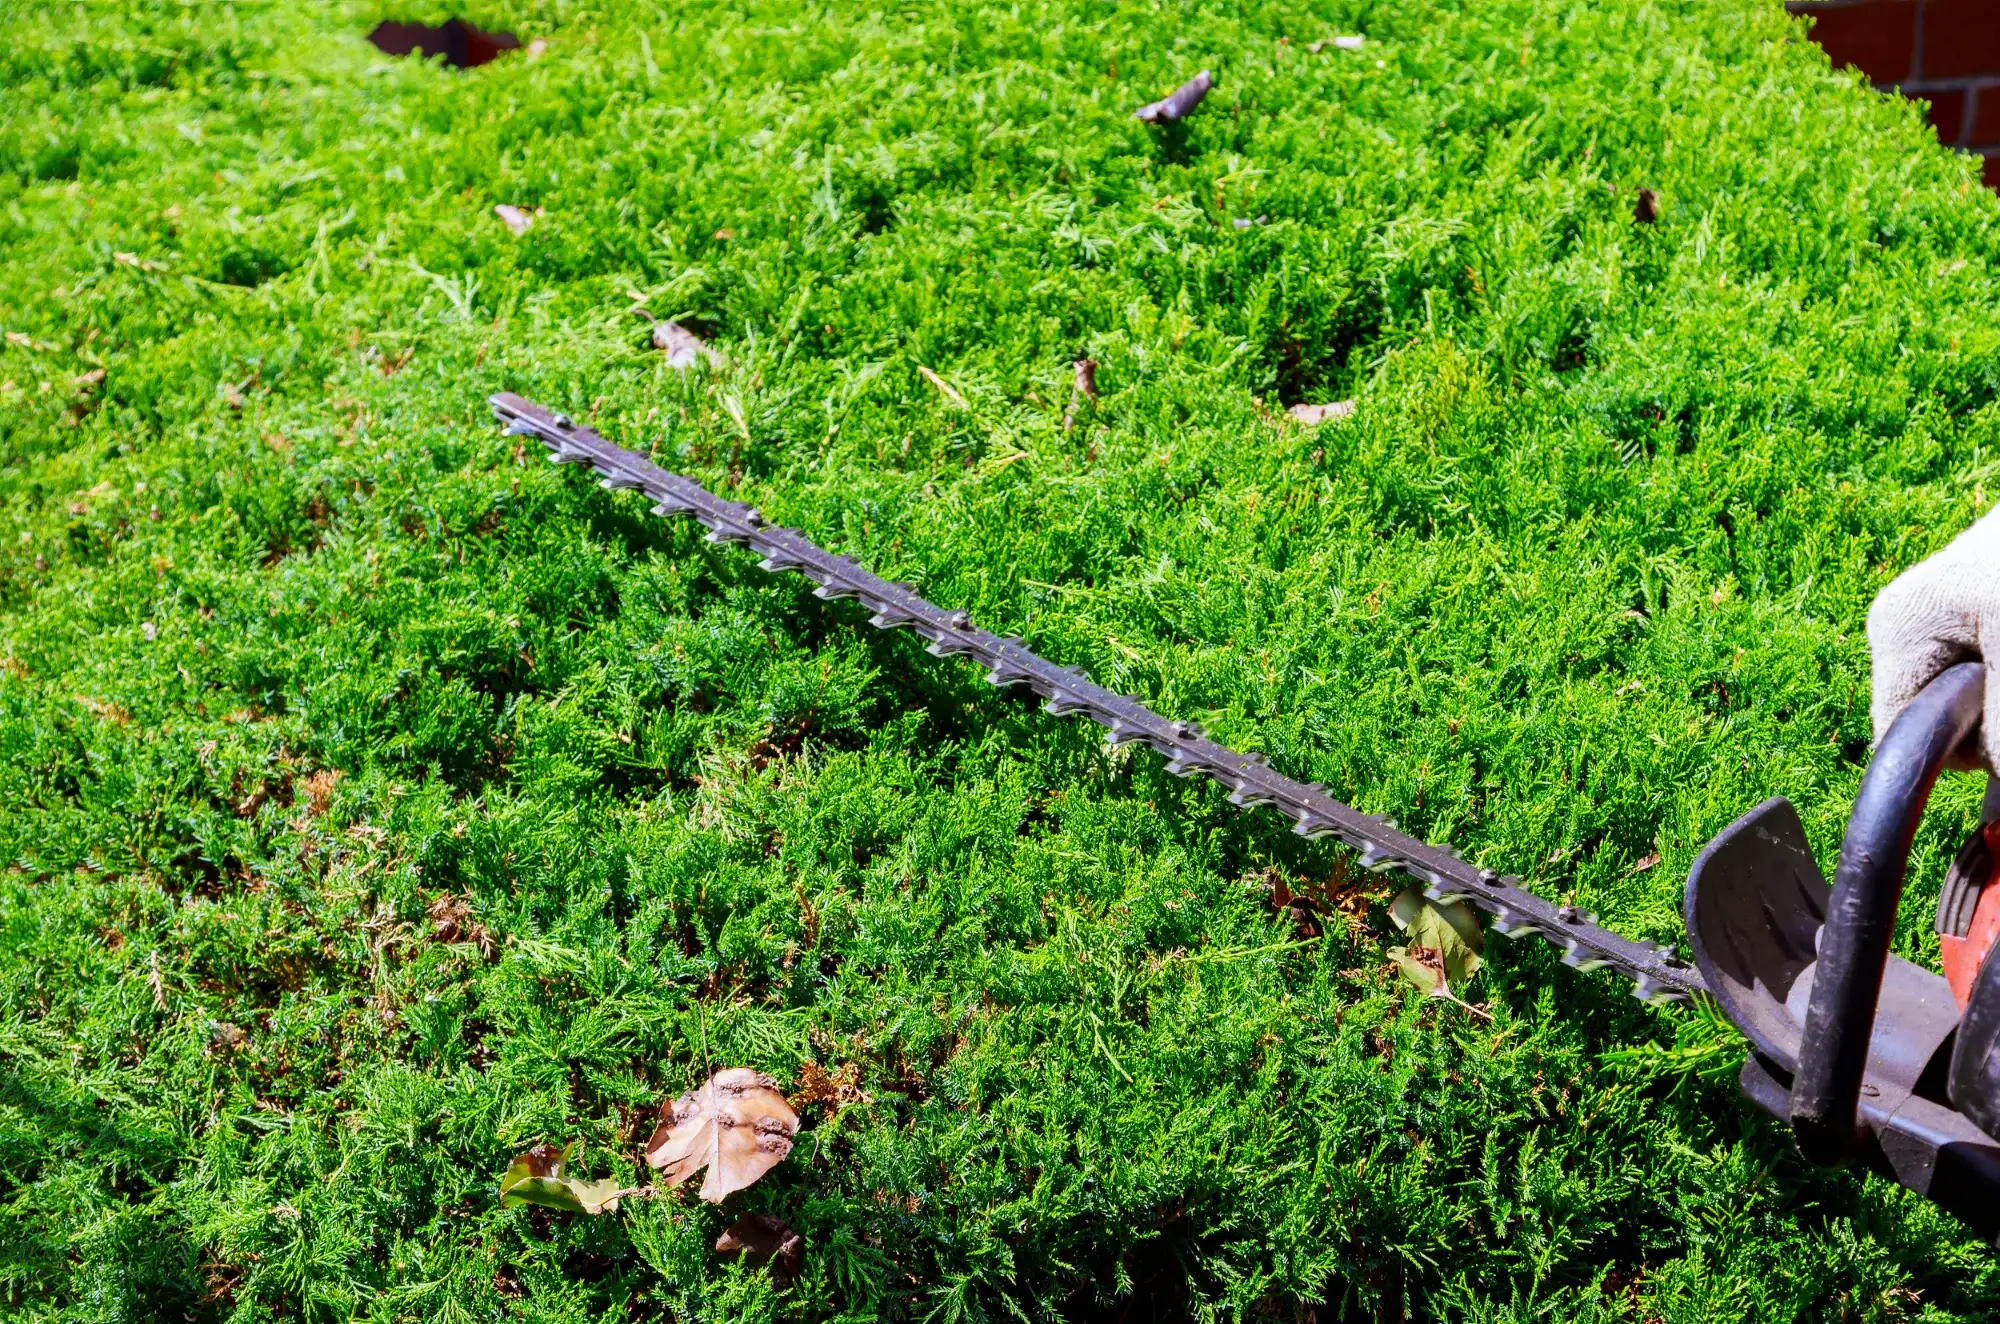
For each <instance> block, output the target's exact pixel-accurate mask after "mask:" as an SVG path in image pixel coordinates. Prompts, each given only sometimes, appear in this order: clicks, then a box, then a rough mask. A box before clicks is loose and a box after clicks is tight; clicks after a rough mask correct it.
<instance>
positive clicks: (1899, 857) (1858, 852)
mask: <svg viewBox="0 0 2000 1324" xmlns="http://www.w3.org/2000/svg"><path fill="white" fill-rule="evenodd" d="M1985 695H1986V667H1985V665H1984V664H1983V663H1978V662H1961V663H1959V664H1958V665H1956V666H1953V667H1950V668H1948V669H1947V670H1945V671H1944V672H1943V673H1941V674H1940V675H1939V676H1938V677H1937V679H1935V680H1933V681H1932V682H1931V683H1930V684H1929V685H1926V686H1925V687H1924V689H1923V692H1922V693H1920V694H1918V695H1917V697H1916V698H1914V699H1912V700H1911V701H1910V705H1909V707H1907V708H1905V709H1903V712H1902V715H1901V716H1899V717H1898V718H1897V719H1896V720H1895V722H1894V723H1893V724H1891V726H1890V727H1889V730H1888V733H1887V734H1885V735H1884V736H1883V737H1882V743H1881V744H1880V745H1879V746H1878V747H1877V748H1876V750H1875V757H1874V758H1873V759H1872V760H1871V761H1870V762H1869V764H1868V771H1867V773H1866V774H1865V775H1864V776H1863V777H1862V779H1861V794H1860V795H1859V796H1858V797H1856V799H1855V801H1854V812H1853V813H1852V814H1851V815H1849V817H1848V820H1847V835H1846V837H1845V838H1843V839H1842V841H1841V843H1840V868H1839V869H1838V871H1837V872H1835V874H1834V877H1833V897H1832V899H1831V901H1830V902H1829V903H1828V906H1827V913H1826V925H1825V927H1824V928H1822V929H1821V930H1820V936H1819V963H1818V965H1817V966H1816V967H1815V969H1814V973H1813V986H1812V997H1811V1000H1810V1001H1809V1002H1808V1003H1807V1006H1806V1023H1805V1031H1804V1034H1803V1036H1802V1037H1801V1039H1800V1041H1799V1069H1798V1074H1797V1076H1796V1077H1795V1079H1794V1082H1793V1085H1792V1134H1793V1136H1794V1138H1795V1139H1796V1140H1797V1142H1798V1146H1799V1152H1800V1153H1802V1154H1804V1155H1805V1156H1806V1157H1807V1158H1808V1159H1811V1160H1812V1161H1813V1162H1815V1163H1819V1164H1824V1165H1828V1166H1836V1165H1839V1164H1844V1163H1846V1162H1848V1161H1850V1160H1851V1159H1853V1158H1854V1157H1856V1155H1857V1153H1858V1151H1859V1147H1860V1145H1861V1143H1862V1140H1863V1137H1862V1136H1861V1134H1860V1128H1859V1126H1858V1124H1857V1121H1856V1115H1855V1114H1856V1109H1857V1108H1858V1106H1859V1104H1860V1099H1861V1077H1862V1075H1863V1073H1864V1072H1865V1071H1866V1069H1867V1066H1868V1042H1869V1039H1870V1038H1871V1036H1872V1035H1873V1033H1874V1029H1875V1008H1876V1004H1877V1002H1878V1001H1879V1000H1880V997H1881V993H1882V972H1883V969H1884V968H1885V967H1886V966H1887V965H1888V962H1889V940H1890V938H1891V937H1893V936H1894V934H1895V928H1896V907H1897V905H1898V903H1899V902H1901V900H1902V897H1903V873H1904V870H1905V869H1906V868H1907V867H1908V865H1909V860H1910V840H1911V838H1912V837H1914V836H1915V835H1916V830H1917V820H1918V818H1920V817H1921V816H1922V815H1923V812H1924V802H1925V801H1926V800H1928V799H1929V798H1930V793H1931V784H1932V783H1933V782H1935V781H1936V780H1937V775H1938V773H1939V771H1941V770H1942V769H1943V767H1944V764H1945V760H1946V759H1948V758H1949V757H1950V756H1951V755H1952V753H1953V751H1955V750H1957V749H1958V748H1959V747H1960V746H1962V745H1963V744H1964V743H1965V740H1966V738H1967V737H1968V736H1969V735H1971V734H1972V733H1973V732H1974V731H1975V730H1977V729H1978V726H1979V716H1980V709H1981V707H1982V706H1983V704H1984V702H1985Z"/></svg>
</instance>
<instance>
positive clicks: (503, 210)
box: [493, 202, 542, 237]
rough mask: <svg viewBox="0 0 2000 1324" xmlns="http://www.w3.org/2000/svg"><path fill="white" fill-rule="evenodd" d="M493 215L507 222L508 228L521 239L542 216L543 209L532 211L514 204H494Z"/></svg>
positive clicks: (538, 208) (536, 208)
mask: <svg viewBox="0 0 2000 1324" xmlns="http://www.w3.org/2000/svg"><path fill="white" fill-rule="evenodd" d="M493 214H494V215H495V216H498V217H499V218H500V219H501V220H502V221H503V222H505V223H506V226H507V228H508V229H509V230H512V231H513V232H514V234H515V236H516V237H519V236H521V235H524V234H526V233H528V230H529V229H530V228H531V227H532V226H533V225H534V223H535V218H536V217H537V216H540V215H541V214H542V209H541V208H540V207H535V208H532V209H530V208H524V207H516V206H514V205H513V204H512V203H508V202H501V203H496V204H494V207H493Z"/></svg>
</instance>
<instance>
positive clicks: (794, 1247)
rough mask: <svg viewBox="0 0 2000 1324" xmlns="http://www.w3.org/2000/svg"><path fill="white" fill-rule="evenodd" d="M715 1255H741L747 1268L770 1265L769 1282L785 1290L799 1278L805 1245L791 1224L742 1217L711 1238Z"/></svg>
mask: <svg viewBox="0 0 2000 1324" xmlns="http://www.w3.org/2000/svg"><path fill="white" fill-rule="evenodd" d="M715 1253H716V1254H718V1255H727V1256H735V1255H744V1256H747V1257H748V1258H749V1261H750V1267H751V1268H753V1269H759V1268H762V1267H763V1266H764V1265H766V1264H768V1265H770V1266H771V1283H772V1285H773V1286H776V1287H789V1286H791V1284H792V1282H793V1280H794V1279H796V1278H797V1277H798V1276H799V1268H800V1265H801V1264H802V1262H803V1261H804V1260H805V1253H806V1244H805V1241H804V1240H803V1239H801V1238H800V1236H799V1234H798V1233H796V1232H794V1231H792V1225H791V1224H790V1223H787V1222H786V1221H785V1220H784V1219H782V1218H779V1217H777V1216H776V1215H773V1214H745V1215H743V1217H741V1218H739V1219H737V1220H736V1221H735V1222H734V1223H731V1224H730V1225H729V1230H728V1231H727V1232H724V1233H723V1234H722V1235H721V1236H719V1237H717V1238H716V1239H715Z"/></svg>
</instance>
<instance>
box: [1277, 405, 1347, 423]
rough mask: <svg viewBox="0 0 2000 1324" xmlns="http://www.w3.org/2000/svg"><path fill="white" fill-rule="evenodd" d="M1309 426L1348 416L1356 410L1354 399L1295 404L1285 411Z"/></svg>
mask: <svg viewBox="0 0 2000 1324" xmlns="http://www.w3.org/2000/svg"><path fill="white" fill-rule="evenodd" d="M1285 412H1286V413H1288V414H1290V415H1291V416H1292V417H1293V418H1296V419H1297V420H1298V421H1299V422H1301V423H1304V424H1305V425H1306V426H1307V427H1314V426H1316V425H1318V424H1321V423H1324V422H1327V421H1328V420H1329V419H1335V418H1346V417H1347V416H1348V415H1349V414H1352V413H1353V412H1354V402H1353V401H1352V400H1335V401H1334V402H1333V403H1332V404H1328V405H1293V406H1292V407H1291V408H1290V409H1287V410H1286V411H1285Z"/></svg>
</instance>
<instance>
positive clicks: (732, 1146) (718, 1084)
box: [646, 1067, 799, 1204]
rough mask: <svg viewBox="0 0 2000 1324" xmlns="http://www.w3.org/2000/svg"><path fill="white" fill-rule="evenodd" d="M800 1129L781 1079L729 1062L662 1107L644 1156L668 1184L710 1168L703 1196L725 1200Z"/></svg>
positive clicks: (787, 1148)
mask: <svg viewBox="0 0 2000 1324" xmlns="http://www.w3.org/2000/svg"><path fill="white" fill-rule="evenodd" d="M798 1130H799V1115H798V1114H797V1113H795V1112H793V1111H792V1106H791V1105H790V1104H788V1103H786V1102H785V1096H784V1095H782V1094H780V1093H778V1082H776V1081H775V1080H772V1079H771V1078H770V1077H769V1076H766V1075H764V1074H763V1073H761V1072H758V1071H753V1070H751V1069H750V1068H749V1067H730V1068H729V1069H728V1070H726V1071H718V1072H716V1073H715V1074H714V1075H713V1076H710V1077H709V1078H708V1083H707V1084H706V1085H703V1086H702V1087H701V1088H700V1089H698V1090H693V1091H691V1092H689V1093H687V1094H683V1095H681V1097H680V1098H678V1099H675V1100H674V1101H673V1102H672V1103H671V1104H669V1105H667V1106H666V1107H664V1108H662V1109H661V1110H660V1125H659V1128H658V1129H657V1130H655V1131H654V1132H653V1138H652V1139H651V1140H649V1141H647V1142H646V1162H648V1163H650V1164H652V1165H653V1166H654V1167H655V1168H657V1169H658V1170H659V1173H660V1176H661V1178H662V1179H663V1180H664V1181H665V1183H666V1185H668V1186H678V1185H680V1184H681V1183H682V1182H684V1181H686V1180H687V1179H688V1178H690V1177H692V1176H694V1174H695V1173H697V1172H699V1171H701V1170H702V1169H703V1168H704V1167H705V1168H707V1169H708V1176H707V1177H706V1178H704V1179H703V1181H702V1183H701V1192H700V1194H701V1198H702V1199H704V1200H707V1201H708V1202H709V1203H710V1204H721V1203H722V1201H723V1199H724V1198H725V1197H726V1196H728V1195H729V1194H730V1193H731V1192H732V1191H740V1190H742V1189H743V1188H744V1187H746V1186H749V1185H751V1184H753V1183H755V1182H756V1181H757V1179H758V1178H760V1177H762V1176H763V1175H764V1174H765V1173H767V1172H769V1171H770V1170H771V1169H772V1168H774V1167H776V1166H777V1165H778V1162H779V1160H781V1159H783V1158H784V1157H785V1155H787V1154H789V1153H791V1152H792V1137H793V1136H795V1135H797V1134H798Z"/></svg>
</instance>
